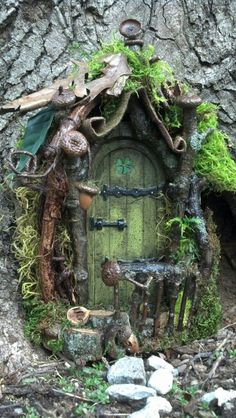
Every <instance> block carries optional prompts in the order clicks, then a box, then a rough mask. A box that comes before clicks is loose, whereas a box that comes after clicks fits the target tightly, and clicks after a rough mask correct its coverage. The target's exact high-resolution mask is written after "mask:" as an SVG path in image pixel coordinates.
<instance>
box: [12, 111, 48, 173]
mask: <svg viewBox="0 0 236 418" xmlns="http://www.w3.org/2000/svg"><path fill="white" fill-rule="evenodd" d="M54 114H55V109H53V108H52V107H50V106H49V107H47V108H46V109H42V110H40V111H39V112H38V113H36V115H34V116H32V117H31V118H29V120H28V123H27V126H26V131H25V135H24V137H23V139H22V144H21V148H20V149H21V150H24V151H29V152H31V153H32V154H34V155H35V154H36V153H37V151H38V149H39V147H40V146H41V145H42V144H43V143H44V142H45V139H46V137H47V133H48V130H49V128H50V126H51V124H52V121H53V118H54ZM28 160H29V157H27V156H25V155H22V157H21V158H20V159H19V162H18V165H17V169H18V170H19V171H22V170H23V168H24V167H25V165H26V163H27V161H28Z"/></svg>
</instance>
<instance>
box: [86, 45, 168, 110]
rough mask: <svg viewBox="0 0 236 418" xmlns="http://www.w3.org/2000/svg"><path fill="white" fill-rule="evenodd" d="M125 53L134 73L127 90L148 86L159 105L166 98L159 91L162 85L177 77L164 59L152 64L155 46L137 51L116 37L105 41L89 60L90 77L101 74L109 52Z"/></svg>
mask: <svg viewBox="0 0 236 418" xmlns="http://www.w3.org/2000/svg"><path fill="white" fill-rule="evenodd" d="M119 53H121V54H124V55H125V56H126V58H127V62H128V65H129V67H130V68H131V70H132V73H131V74H130V76H129V79H128V80H127V81H126V84H125V88H124V90H125V91H137V90H138V89H140V88H141V87H143V86H146V87H147V88H148V90H149V92H150V96H151V99H152V101H153V103H154V104H156V105H159V104H160V103H161V102H163V101H165V98H164V97H163V96H162V95H161V94H159V93H158V89H159V88H160V86H162V85H164V86H165V85H173V84H174V83H175V79H174V76H173V71H172V69H171V67H170V66H169V65H168V64H167V63H166V62H165V61H162V60H158V61H156V62H154V63H153V64H150V62H149V60H150V58H151V57H152V56H153V54H154V47H153V46H152V45H147V46H146V47H144V48H143V49H142V50H141V51H139V52H136V51H133V50H131V49H130V48H129V47H128V46H125V44H124V42H123V41H122V40H119V39H114V40H113V41H112V42H110V43H104V44H102V45H101V48H100V49H99V50H98V51H95V52H94V53H93V54H92V55H91V58H90V59H89V60H88V66H89V79H90V80H94V79H95V78H97V77H100V76H101V72H102V69H103V68H104V66H105V65H104V63H103V62H102V58H103V57H104V56H106V55H108V54H119Z"/></svg>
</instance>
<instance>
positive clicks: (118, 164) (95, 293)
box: [87, 140, 164, 308]
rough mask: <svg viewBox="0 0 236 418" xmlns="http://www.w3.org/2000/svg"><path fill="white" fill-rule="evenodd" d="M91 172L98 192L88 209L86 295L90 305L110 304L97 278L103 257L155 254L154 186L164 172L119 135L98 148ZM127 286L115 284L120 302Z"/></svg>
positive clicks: (158, 205)
mask: <svg viewBox="0 0 236 418" xmlns="http://www.w3.org/2000/svg"><path fill="white" fill-rule="evenodd" d="M93 177H94V178H95V179H96V180H97V181H98V185H99V188H100V194H99V195H97V196H96V197H95V198H94V200H93V204H92V207H91V208H90V210H89V212H88V225H87V227H88V271H89V297H90V303H91V304H92V305H93V306H98V307H106V308H108V307H109V306H111V305H112V304H113V288H110V287H107V286H106V285H105V284H104V283H103V282H102V278H101V264H102V263H103V262H104V260H105V258H106V257H107V258H108V259H109V260H117V259H123V260H135V259H137V258H142V259H143V258H153V257H156V256H157V255H158V254H157V253H158V251H157V225H158V218H159V217H160V213H161V212H162V210H163V207H161V205H162V203H163V202H162V200H161V199H160V194H159V193H158V189H159V188H160V189H161V187H162V186H163V183H164V173H163V170H162V169H161V167H160V164H158V163H157V161H156V159H155V158H154V156H153V154H152V153H150V152H149V151H148V150H147V149H146V148H145V147H143V146H141V144H138V143H136V142H134V141H127V140H120V141H115V142H112V143H110V144H106V145H104V147H103V148H102V149H101V150H100V152H99V153H98V155H97V156H96V158H95V162H94V169H93ZM161 202H162V203H161ZM131 291H132V285H130V284H127V283H126V282H123V281H122V282H121V283H120V301H121V306H123V307H124V306H125V305H127V304H128V303H129V296H130V294H131Z"/></svg>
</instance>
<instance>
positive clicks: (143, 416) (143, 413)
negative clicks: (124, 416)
mask: <svg viewBox="0 0 236 418" xmlns="http://www.w3.org/2000/svg"><path fill="white" fill-rule="evenodd" d="M151 417H155V418H160V415H159V413H158V412H157V411H156V410H155V411H153V410H151V408H148V407H145V408H143V409H140V411H137V412H133V413H132V414H130V415H128V418H151Z"/></svg>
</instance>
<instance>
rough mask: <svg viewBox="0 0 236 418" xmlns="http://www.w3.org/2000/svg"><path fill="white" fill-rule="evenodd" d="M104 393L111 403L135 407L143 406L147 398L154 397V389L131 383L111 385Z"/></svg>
mask: <svg viewBox="0 0 236 418" xmlns="http://www.w3.org/2000/svg"><path fill="white" fill-rule="evenodd" d="M106 393H107V394H108V396H109V398H110V400H112V401H117V402H123V403H127V404H129V405H131V406H136V407H142V406H144V405H145V404H146V400H147V398H149V397H150V396H155V395H156V391H155V390H154V389H152V388H148V387H147V386H143V385H134V384H132V383H128V384H117V385H111V386H109V387H108V388H107V390H106Z"/></svg>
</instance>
